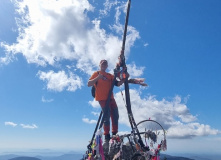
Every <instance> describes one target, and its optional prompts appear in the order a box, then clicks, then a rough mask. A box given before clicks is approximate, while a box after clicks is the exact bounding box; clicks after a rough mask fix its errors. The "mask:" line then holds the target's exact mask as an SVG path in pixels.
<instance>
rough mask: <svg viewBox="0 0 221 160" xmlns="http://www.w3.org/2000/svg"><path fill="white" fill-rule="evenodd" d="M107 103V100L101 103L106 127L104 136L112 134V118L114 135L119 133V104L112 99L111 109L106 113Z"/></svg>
mask: <svg viewBox="0 0 221 160" xmlns="http://www.w3.org/2000/svg"><path fill="white" fill-rule="evenodd" d="M106 102H107V101H106V100H103V101H99V103H100V106H101V108H102V111H103V116H104V125H103V127H104V135H107V134H110V118H111V123H112V133H113V134H116V133H117V132H118V119H119V114H118V108H117V104H116V101H115V99H111V100H110V104H109V108H107V109H106V111H107V113H105V105H106Z"/></svg>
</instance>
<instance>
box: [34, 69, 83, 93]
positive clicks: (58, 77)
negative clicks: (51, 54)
mask: <svg viewBox="0 0 221 160" xmlns="http://www.w3.org/2000/svg"><path fill="white" fill-rule="evenodd" d="M37 75H38V76H39V78H40V79H41V80H43V81H46V82H47V89H49V90H54V91H58V92H61V91H63V90H65V89H66V90H67V91H75V90H76V89H78V88H81V86H82V85H83V82H82V80H81V78H80V77H79V76H77V75H74V74H73V73H69V75H66V73H65V71H59V72H57V73H55V72H54V71H52V70H51V71H49V72H43V71H39V72H38V74H37Z"/></svg>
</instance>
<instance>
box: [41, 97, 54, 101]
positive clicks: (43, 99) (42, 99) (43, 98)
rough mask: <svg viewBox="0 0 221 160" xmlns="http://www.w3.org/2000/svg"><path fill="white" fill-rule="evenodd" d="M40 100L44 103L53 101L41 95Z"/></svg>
mask: <svg viewBox="0 0 221 160" xmlns="http://www.w3.org/2000/svg"><path fill="white" fill-rule="evenodd" d="M41 101H42V102H44V103H50V102H53V101H54V99H45V97H44V96H42V97H41Z"/></svg>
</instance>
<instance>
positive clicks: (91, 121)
mask: <svg viewBox="0 0 221 160" xmlns="http://www.w3.org/2000/svg"><path fill="white" fill-rule="evenodd" d="M82 121H83V122H85V123H88V124H96V123H97V121H96V120H93V119H92V120H89V119H88V118H82Z"/></svg>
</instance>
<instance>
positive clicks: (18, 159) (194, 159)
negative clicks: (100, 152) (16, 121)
mask: <svg viewBox="0 0 221 160" xmlns="http://www.w3.org/2000/svg"><path fill="white" fill-rule="evenodd" d="M188 157H189V158H188ZM82 158H83V154H81V153H69V154H62V155H60V156H22V155H14V154H7V155H0V160H81V159H82ZM165 158H166V160H221V156H216V157H209V158H207V156H203V155H201V156H191V157H190V156H187V157H185V155H182V156H170V155H166V154H161V156H160V160H164V159H165Z"/></svg>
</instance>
